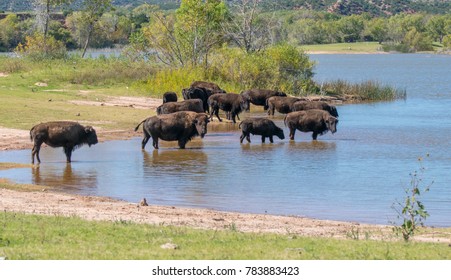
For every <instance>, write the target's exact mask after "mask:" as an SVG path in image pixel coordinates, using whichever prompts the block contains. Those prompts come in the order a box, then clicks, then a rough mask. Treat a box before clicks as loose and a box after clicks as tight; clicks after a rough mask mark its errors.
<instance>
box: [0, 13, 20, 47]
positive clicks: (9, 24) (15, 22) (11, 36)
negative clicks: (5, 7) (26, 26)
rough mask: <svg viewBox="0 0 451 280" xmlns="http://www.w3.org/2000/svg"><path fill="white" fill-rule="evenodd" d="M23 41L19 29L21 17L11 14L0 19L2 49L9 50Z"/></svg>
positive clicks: (0, 43) (0, 45)
mask: <svg viewBox="0 0 451 280" xmlns="http://www.w3.org/2000/svg"><path fill="white" fill-rule="evenodd" d="M21 41H22V33H21V32H20V29H19V19H18V18H17V15H15V14H9V15H7V16H6V17H5V18H4V19H2V20H0V50H1V49H5V50H9V49H12V48H14V47H15V46H17V44H19V43H20V42H21Z"/></svg>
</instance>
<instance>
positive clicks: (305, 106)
mask: <svg viewBox="0 0 451 280" xmlns="http://www.w3.org/2000/svg"><path fill="white" fill-rule="evenodd" d="M311 109H319V110H324V111H327V112H329V113H330V114H331V115H332V116H334V117H336V118H338V112H337V108H336V107H335V106H333V105H330V104H328V103H327V102H324V101H305V100H302V101H296V102H294V103H293V105H292V106H291V111H292V112H296V111H305V110H311Z"/></svg>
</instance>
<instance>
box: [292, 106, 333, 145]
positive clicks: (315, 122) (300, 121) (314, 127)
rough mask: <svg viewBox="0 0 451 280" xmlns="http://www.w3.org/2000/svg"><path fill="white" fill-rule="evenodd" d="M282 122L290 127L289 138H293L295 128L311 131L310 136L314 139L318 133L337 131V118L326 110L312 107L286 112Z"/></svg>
mask: <svg viewBox="0 0 451 280" xmlns="http://www.w3.org/2000/svg"><path fill="white" fill-rule="evenodd" d="M284 123H285V126H288V128H289V129H290V140H294V134H295V132H296V129H298V130H299V131H302V132H310V131H312V132H313V134H312V138H313V140H316V138H317V137H318V134H319V135H323V134H325V133H326V132H327V131H329V130H330V132H332V133H335V132H337V123H338V119H337V118H335V117H334V116H332V115H331V114H330V113H329V112H327V111H324V110H318V109H312V110H307V111H297V112H292V113H288V114H287V115H286V116H285V119H284Z"/></svg>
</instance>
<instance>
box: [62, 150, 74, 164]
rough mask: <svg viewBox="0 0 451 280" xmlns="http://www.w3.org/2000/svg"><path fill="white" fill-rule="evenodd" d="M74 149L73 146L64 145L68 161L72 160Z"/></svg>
mask: <svg viewBox="0 0 451 280" xmlns="http://www.w3.org/2000/svg"><path fill="white" fill-rule="evenodd" d="M73 149H74V148H73V147H64V153H65V154H66V162H70V158H71V157H72V151H73Z"/></svg>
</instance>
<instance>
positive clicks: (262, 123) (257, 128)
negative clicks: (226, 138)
mask: <svg viewBox="0 0 451 280" xmlns="http://www.w3.org/2000/svg"><path fill="white" fill-rule="evenodd" d="M239 127H240V128H241V130H242V134H241V136H240V143H243V140H244V138H246V140H247V142H249V143H250V142H251V139H250V134H253V135H261V136H262V143H265V138H266V137H269V141H270V142H271V143H274V140H273V136H274V135H276V136H277V137H279V138H280V139H282V140H283V139H285V135H284V134H283V130H282V129H281V128H280V127H278V126H276V125H275V124H274V122H273V121H271V120H268V119H265V118H249V119H245V120H244V121H242V122H241V123H240V125H239Z"/></svg>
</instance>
